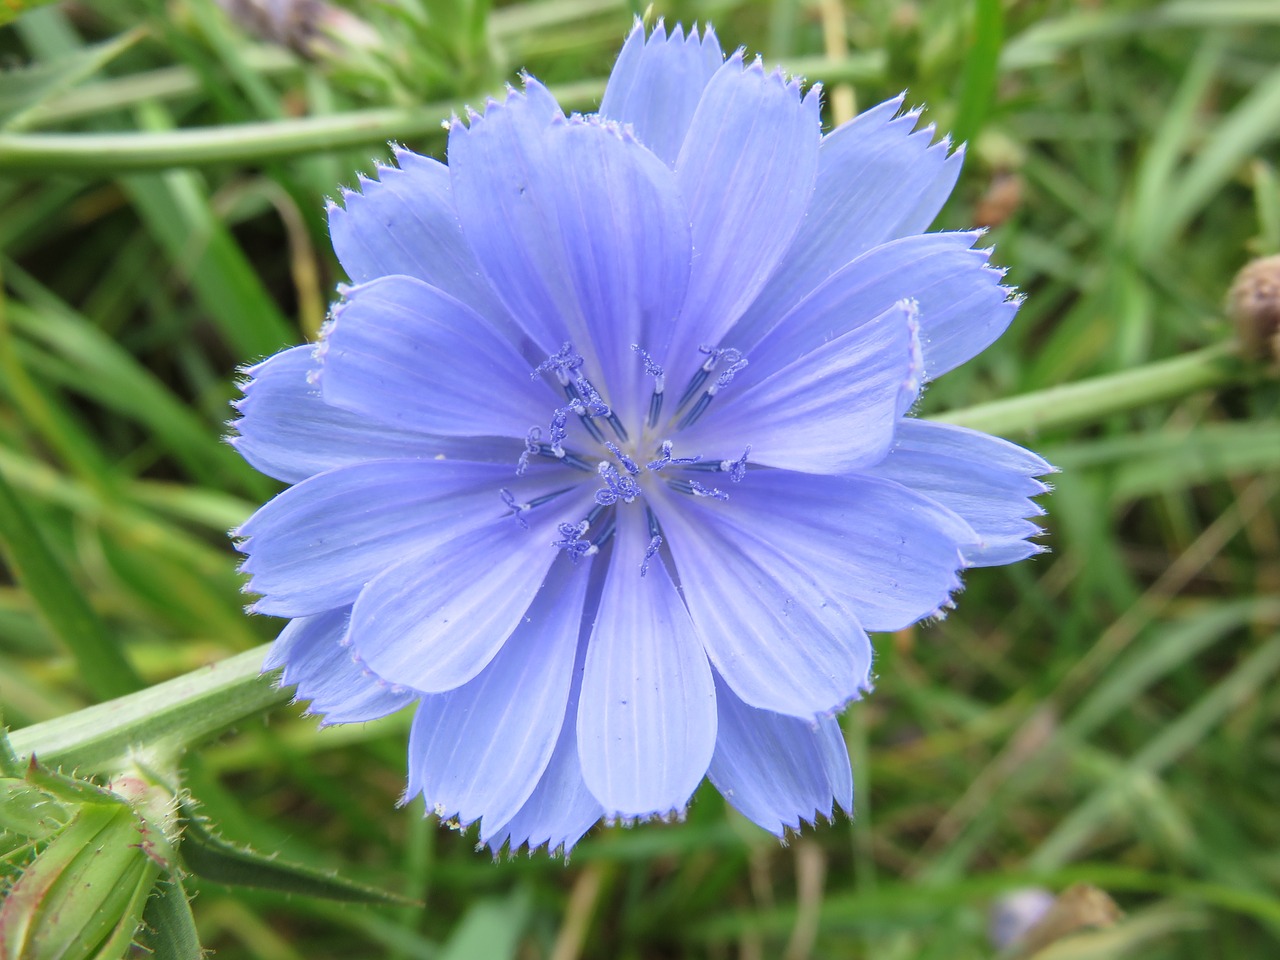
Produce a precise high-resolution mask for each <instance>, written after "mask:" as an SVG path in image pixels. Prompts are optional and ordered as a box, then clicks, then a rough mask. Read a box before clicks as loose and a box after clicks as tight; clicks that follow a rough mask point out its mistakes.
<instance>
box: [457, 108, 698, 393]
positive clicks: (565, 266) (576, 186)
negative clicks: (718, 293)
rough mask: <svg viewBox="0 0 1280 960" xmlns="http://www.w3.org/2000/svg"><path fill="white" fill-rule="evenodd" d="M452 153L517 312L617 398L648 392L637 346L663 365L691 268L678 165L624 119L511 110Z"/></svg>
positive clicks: (501, 287)
mask: <svg viewBox="0 0 1280 960" xmlns="http://www.w3.org/2000/svg"><path fill="white" fill-rule="evenodd" d="M450 150H451V156H452V157H453V162H454V168H453V169H454V189H455V191H456V192H457V196H458V199H459V201H460V202H461V203H462V204H463V206H462V210H463V225H464V227H465V229H466V231H467V237H468V239H469V240H470V242H471V245H472V247H473V248H474V249H475V252H476V256H477V258H478V259H479V261H480V263H481V264H482V265H483V266H484V267H485V269H486V270H487V271H488V272H489V276H490V279H491V280H492V282H493V284H494V287H495V288H496V289H497V290H498V292H499V293H500V294H501V296H502V298H503V300H504V301H505V302H506V303H507V305H508V307H509V308H510V310H511V312H512V313H513V314H514V315H515V316H517V317H520V318H521V320H522V322H524V323H525V324H526V326H528V327H529V328H530V329H531V330H533V329H538V330H545V331H548V334H547V335H548V336H554V337H555V338H556V339H555V347H557V348H558V347H559V346H560V343H561V342H562V341H569V342H572V344H573V346H574V348H575V350H576V351H577V352H578V353H580V354H582V355H583V357H584V358H585V360H586V369H587V370H588V371H595V372H597V373H598V375H601V376H602V378H603V379H602V381H601V387H602V389H606V390H607V391H608V394H609V395H608V396H606V398H605V399H606V402H613V403H615V404H616V403H624V404H625V403H626V402H628V401H629V398H632V397H634V396H637V395H638V393H639V391H640V383H641V381H642V379H643V378H644V377H645V373H644V367H643V364H642V363H641V362H640V361H639V360H638V359H637V357H636V356H635V355H634V354H633V353H632V351H631V344H633V343H639V344H643V345H644V346H645V348H646V349H647V350H649V352H650V353H651V354H653V355H654V357H655V359H656V360H657V361H658V362H659V363H661V362H662V359H661V358H662V355H663V354H664V353H665V350H666V343H667V340H668V338H669V337H670V335H671V328H672V324H673V322H674V320H675V317H676V315H677V313H679V310H680V304H681V301H682V300H683V298H684V290H685V285H686V283H687V280H688V274H689V259H690V252H689V250H690V247H689V227H688V217H687V214H686V213H685V210H684V206H683V204H682V203H681V201H680V198H679V196H678V194H677V192H676V188H675V177H674V175H673V174H672V172H671V171H670V170H669V169H668V168H667V167H666V166H664V165H663V164H662V163H661V162H660V161H659V160H658V159H656V158H655V157H654V156H653V155H652V154H651V153H650V152H649V151H648V150H646V149H645V148H644V147H643V146H641V144H640V143H639V142H638V141H636V140H635V138H634V137H632V136H630V134H628V133H627V132H626V131H625V130H624V129H622V128H621V127H619V126H618V125H617V124H615V123H611V122H606V121H602V120H599V119H597V118H579V117H575V118H572V119H570V120H563V119H560V118H556V119H554V120H552V121H551V122H550V123H548V124H546V125H543V126H541V127H534V126H532V125H531V124H529V123H528V122H527V121H522V120H521V117H520V114H519V111H517V110H515V109H514V108H512V107H507V106H504V107H503V108H502V109H500V110H498V109H495V108H491V109H490V111H489V112H488V113H486V115H485V117H484V118H483V119H482V120H477V121H475V122H474V123H473V124H472V128H471V129H470V130H469V131H466V132H465V133H457V134H455V136H454V137H453V138H452V140H451V145H450ZM512 151H514V153H515V155H516V156H517V157H521V158H523V161H524V162H513V157H512Z"/></svg>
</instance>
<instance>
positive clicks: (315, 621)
mask: <svg viewBox="0 0 1280 960" xmlns="http://www.w3.org/2000/svg"><path fill="white" fill-rule="evenodd" d="M350 613H351V608H350V607H340V608H338V609H337V610H329V611H327V612H325V613H321V614H317V615H316V616H314V617H300V618H299V619H297V620H292V621H290V622H289V625H288V626H286V627H285V628H284V630H282V631H281V633H280V636H278V637H277V638H276V642H275V643H273V644H272V645H271V650H270V652H269V653H268V654H267V658H266V661H265V662H264V663H263V665H262V669H263V670H264V671H267V670H274V669H276V668H277V667H281V666H283V667H284V675H283V676H282V677H281V678H280V686H282V687H297V688H298V689H297V690H296V691H295V693H294V699H295V700H310V701H311V706H310V708H309V709H308V710H307V712H308V713H318V714H321V716H322V719H321V721H320V725H321V726H322V727H323V726H328V725H329V724H332V723H363V722H364V721H366V720H377V719H379V718H380V717H385V716H387V715H388V714H392V713H395V712H396V711H397V710H399V709H401V708H402V707H405V706H408V705H409V704H410V703H412V702H413V701H414V700H415V699H417V694H416V693H414V692H413V691H412V690H406V689H404V688H403V687H396V686H392V685H391V684H389V683H387V682H386V681H385V680H383V679H382V678H380V677H378V676H375V675H374V674H373V673H371V672H370V671H369V670H366V669H365V668H364V667H363V666H362V665H361V664H359V663H357V662H356V661H355V659H354V658H353V657H352V655H351V649H350V648H349V647H348V646H347V644H346V634H347V618H348V616H349V615H350Z"/></svg>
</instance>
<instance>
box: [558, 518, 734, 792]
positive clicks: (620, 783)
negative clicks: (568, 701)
mask: <svg viewBox="0 0 1280 960" xmlns="http://www.w3.org/2000/svg"><path fill="white" fill-rule="evenodd" d="M617 522H618V533H617V537H616V538H615V542H614V547H613V557H612V559H611V560H610V562H609V570H608V573H607V574H606V577H605V583H604V592H603V594H602V596H601V598H600V612H599V614H598V615H597V617H596V622H595V627H594V629H593V630H592V633H591V641H590V643H589V645H588V647H587V661H586V672H585V674H584V676H583V678H582V701H581V703H580V704H579V705H578V721H577V722H578V751H579V753H580V755H581V757H582V777H583V779H584V780H585V781H586V782H587V786H588V788H590V790H591V792H592V793H593V794H595V797H596V799H597V800H599V801H600V803H601V805H603V806H604V808H605V812H606V814H607V815H608V816H611V817H615V816H616V817H648V816H655V815H665V814H668V813H671V812H673V811H679V810H682V809H683V808H684V806H685V805H686V804H687V803H688V802H689V797H690V796H692V794H693V791H694V790H695V789H696V788H697V786H698V783H699V782H700V781H701V780H702V778H703V777H704V776H705V775H706V772H707V765H708V764H709V763H710V762H711V753H712V751H713V750H714V749H715V738H716V705H715V687H714V685H713V683H712V680H711V667H710V665H709V664H708V663H707V655H706V653H705V652H704V651H703V649H702V644H701V643H700V642H699V640H698V636H697V633H696V632H695V631H694V628H693V624H692V622H691V621H690V619H689V613H688V611H687V610H686V609H685V606H684V603H683V601H682V600H681V599H680V594H679V593H678V592H677V590H676V587H675V584H674V583H672V582H671V577H670V575H669V574H668V573H667V568H666V565H665V564H664V563H663V561H662V559H661V557H660V556H655V557H653V558H652V559H651V560H650V561H649V565H648V572H647V574H646V575H645V576H641V575H640V566H641V563H642V562H643V560H644V554H645V551H646V548H647V547H648V544H649V540H650V537H649V532H648V530H647V528H646V527H645V524H644V518H643V516H642V515H641V513H640V511H638V510H633V509H632V510H620V511H618V514H617Z"/></svg>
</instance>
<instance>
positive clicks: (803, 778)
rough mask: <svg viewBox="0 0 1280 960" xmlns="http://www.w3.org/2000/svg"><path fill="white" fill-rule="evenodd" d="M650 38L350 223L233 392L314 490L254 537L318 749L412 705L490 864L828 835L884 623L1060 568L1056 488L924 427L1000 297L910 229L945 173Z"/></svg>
mask: <svg viewBox="0 0 1280 960" xmlns="http://www.w3.org/2000/svg"><path fill="white" fill-rule="evenodd" d="M818 101H819V91H818V89H817V88H816V87H815V88H811V89H809V90H808V92H807V93H806V92H804V91H802V89H801V86H800V84H799V83H798V82H797V81H795V80H788V79H787V78H786V77H785V76H783V75H782V74H781V73H779V72H769V71H767V70H766V69H765V68H764V67H763V66H762V65H761V64H760V63H759V61H756V62H751V63H748V62H746V61H744V59H743V56H742V54H741V53H740V52H739V53H735V54H733V55H731V56H729V57H728V58H727V59H726V58H725V57H724V55H723V54H722V52H721V49H720V46H719V43H718V41H717V40H716V37H715V35H714V33H713V32H712V31H711V30H710V29H708V30H706V31H705V32H704V33H702V34H701V35H699V33H698V31H696V30H694V31H691V32H690V33H689V34H688V35H687V36H686V35H685V34H684V33H683V32H682V31H681V29H680V28H679V27H677V28H676V29H675V30H674V31H673V32H672V33H671V34H670V35H668V34H667V33H666V32H665V31H664V29H663V28H662V27H661V26H658V27H657V29H656V30H654V31H653V33H652V34H651V35H650V36H648V37H647V38H646V36H645V32H644V30H643V29H642V28H641V27H640V25H639V24H637V26H636V28H635V29H634V30H633V32H632V33H631V35H630V37H629V38H628V39H627V41H626V44H625V46H624V47H623V49H622V53H621V55H620V56H619V58H618V63H617V66H616V67H615V68H614V70H613V74H612V76H611V77H610V79H609V84H608V88H607V90H606V92H605V96H604V101H603V102H602V104H601V106H600V112H599V113H598V114H594V115H590V116H577V115H574V116H565V115H564V114H563V112H562V111H561V109H560V107H559V105H558V104H557V103H556V101H555V99H554V98H553V97H552V96H551V94H550V93H548V92H547V90H546V89H545V88H544V87H543V86H542V85H541V84H539V83H538V82H537V81H536V80H534V79H532V78H525V82H524V88H523V90H521V91H514V90H513V91H510V92H509V93H508V95H507V96H506V98H505V99H504V100H502V101H490V102H489V103H488V104H487V105H486V107H485V110H484V113H483V115H480V114H474V113H472V114H470V115H469V116H468V117H467V118H466V121H465V122H463V121H458V120H455V121H454V122H452V123H451V124H450V126H449V144H448V157H449V165H448V166H447V167H446V166H444V165H442V164H440V163H437V162H436V161H434V160H431V159H428V158H426V157H422V156H419V155H417V154H414V153H411V152H409V151H407V150H402V149H396V150H395V156H396V161H397V163H398V166H397V167H380V168H379V171H378V179H377V180H376V181H375V180H364V179H362V180H361V183H360V189H359V192H345V193H344V194H343V202H342V205H341V206H339V205H333V206H332V207H331V208H330V211H329V217H330V228H331V231H332V235H333V243H334V247H335V249H336V251H337V254H338V257H339V259H340V260H341V262H342V265H343V267H344V268H345V269H346V271H347V273H348V274H349V275H350V277H351V280H352V284H353V285H352V286H351V287H346V288H343V289H342V291H341V294H342V300H341V302H340V303H339V304H338V305H337V306H336V307H335V308H334V310H333V315H332V320H331V322H330V323H329V325H328V326H327V328H326V330H325V332H324V335H323V338H322V340H321V342H320V344H319V345H318V347H316V348H311V347H297V348H294V349H292V350H286V351H285V352H283V353H281V354H279V355H277V356H274V357H272V358H271V359H269V360H267V361H265V362H264V363H261V364H259V365H258V366H256V367H254V368H252V369H251V370H250V371H249V375H250V380H249V381H248V382H247V383H246V384H245V387H244V391H245V397H244V398H243V399H242V400H241V401H240V403H239V404H238V408H239V411H240V415H241V419H240V420H238V421H237V423H236V426H237V428H238V431H239V436H238V437H236V438H235V439H234V441H233V442H234V443H235V444H236V446H237V448H238V449H239V450H240V452H241V453H242V454H243V455H244V456H245V457H246V458H247V459H248V460H249V461H250V462H251V463H253V464H254V465H255V466H256V467H258V469H260V470H262V471H263V472H265V473H267V474H270V475H271V476H273V477H277V478H279V479H280V480H283V481H285V482H287V483H290V484H293V486H291V487H290V488H289V489H287V490H286V491H285V492H284V493H282V494H280V496H278V497H276V498H275V499H274V500H272V501H271V502H269V503H268V504H266V505H265V506H264V507H262V509H260V510H259V511H258V512H257V513H256V514H254V516H253V517H252V518H251V519H250V520H249V521H248V522H247V523H246V524H245V525H244V527H243V528H242V529H241V530H240V531H239V535H240V536H241V537H242V538H243V540H242V542H241V549H242V550H243V551H244V553H246V554H247V559H246V560H245V562H244V570H245V571H246V572H247V573H248V574H249V575H250V581H249V587H250V589H251V590H252V591H254V592H256V593H258V594H260V595H261V599H260V600H258V601H257V602H256V603H255V604H254V605H253V609H254V610H255V611H257V612H259V613H264V614H270V615H272V616H278V617H288V618H291V622H290V623H289V625H288V626H287V627H286V628H285V629H284V632H283V633H282V634H281V635H280V638H279V640H278V641H277V642H276V644H275V646H274V648H273V650H272V653H271V655H270V657H269V659H268V663H267V666H268V667H276V666H283V667H284V676H283V682H284V683H285V684H294V685H296V686H297V694H298V697H299V698H300V699H305V700H310V701H311V703H312V710H313V711H315V712H317V713H320V714H322V715H323V717H324V722H326V723H350V722H358V721H363V720H370V719H373V718H376V717H380V716H383V715H385V714H388V713H390V712H392V711H395V710H398V709H400V708H401V707H403V706H405V705H407V704H410V703H414V702H416V703H417V714H416V717H415V719H414V721H413V727H412V733H411V736H410V744H409V785H408V791H407V794H406V797H414V796H417V795H418V794H421V795H422V796H423V797H424V798H425V800H426V802H427V806H428V808H429V809H431V810H434V811H435V812H436V813H438V814H439V815H440V816H441V817H442V818H451V819H454V820H456V821H457V822H458V823H460V824H462V825H466V824H470V823H473V822H475V821H477V820H480V821H481V826H480V839H481V841H482V842H483V843H484V844H487V845H489V846H490V847H491V848H492V849H493V850H495V851H497V850H500V849H502V848H503V847H504V845H506V846H509V847H510V848H511V849H513V850H514V849H516V848H518V847H520V846H524V845H527V846H529V847H530V848H531V849H532V848H534V847H537V846H541V845H545V846H547V847H548V848H549V849H550V850H557V849H562V850H565V851H567V850H568V849H569V848H570V847H572V846H573V845H574V844H575V843H576V842H577V841H578V840H579V839H580V838H581V837H582V835H583V834H584V833H585V832H586V831H587V830H588V829H590V827H591V826H592V825H593V824H594V823H596V822H597V821H598V820H600V819H602V818H604V819H606V820H624V821H629V820H633V819H639V818H648V817H655V816H656V817H666V816H669V815H676V816H678V815H680V813H681V812H682V811H683V810H684V808H685V807H686V805H687V804H688V802H689V799H690V797H691V796H692V794H693V792H694V790H695V789H696V788H697V786H698V785H699V783H700V782H701V781H702V779H703V777H704V776H705V777H708V778H709V779H710V780H711V782H712V783H713V784H714V785H715V786H716V787H717V788H718V789H719V790H720V792H721V793H723V794H724V796H725V797H726V799H727V800H728V801H729V803H731V804H732V805H733V806H735V807H736V808H737V809H738V810H740V811H741V812H742V813H743V814H745V815H746V816H747V817H749V818H750V819H751V820H753V821H755V822H756V823H758V824H760V825H761V826H762V827H764V828H765V829H767V830H770V831H773V832H774V833H776V834H779V835H782V834H783V833H784V832H785V831H786V830H788V829H797V828H799V826H800V824H801V823H802V822H804V821H815V820H816V819H817V818H818V817H820V816H821V817H831V816H832V815H833V814H834V809H835V807H837V806H838V807H840V808H842V809H844V810H846V811H848V810H849V809H850V808H851V804H852V800H853V796H852V795H853V788H852V779H851V774H850V767H849V757H848V753H847V751H846V749H845V746H844V741H843V739H842V737H841V733H840V728H839V725H838V723H837V721H836V719H835V715H836V713H837V712H838V711H839V710H840V709H841V708H842V707H843V706H844V705H845V704H846V703H848V702H849V701H850V700H853V699H857V698H858V697H860V696H861V695H862V694H863V693H864V692H866V691H868V690H870V688H871V674H872V651H871V643H870V641H869V640H868V637H867V632H868V631H886V630H898V629H901V628H903V627H906V626H908V625H910V624H913V623H915V622H917V621H918V620H920V619H922V618H927V617H932V616H938V615H940V612H941V611H942V610H944V608H946V607H948V606H949V605H950V601H951V597H952V595H953V594H954V593H955V591H957V590H958V589H959V587H960V580H959V577H958V574H959V571H960V570H961V569H963V568H965V567H968V566H978V565H990V564H1003V563H1009V562H1011V561H1014V560H1018V559H1021V558H1023V557H1027V556H1029V555H1031V554H1034V553H1036V552H1038V550H1039V548H1038V547H1037V546H1035V545H1034V544H1032V543H1031V542H1030V541H1029V540H1028V538H1029V537H1033V536H1035V535H1036V534H1037V532H1038V528H1037V527H1036V526H1035V524H1033V523H1031V522H1030V521H1029V520H1028V519H1027V518H1028V517H1031V516H1034V515H1036V514H1038V513H1040V512H1041V511H1040V510H1039V509H1038V508H1037V507H1036V505H1035V504H1033V503H1032V502H1031V500H1030V499H1029V498H1030V497H1033V496H1035V495H1036V494H1039V493H1042V492H1043V491H1044V490H1045V489H1046V488H1045V487H1044V485H1043V484H1041V483H1040V482H1038V481H1037V480H1035V479H1034V477H1036V476H1038V475H1041V474H1044V473H1046V472H1048V471H1049V470H1050V469H1051V468H1050V467H1049V466H1048V465H1047V464H1046V463H1045V462H1044V461H1043V460H1041V459H1040V458H1039V457H1037V456H1035V455H1034V454H1031V453H1028V452H1027V451H1025V450H1022V449H1020V448H1018V447H1015V446H1013V445H1011V444H1009V443H1007V442H1005V441H1003V440H999V439H996V438H994V437H990V436H986V435H984V434H980V433H975V432H972V431H968V430H962V429H958V428H956V427H950V426H943V425H939V424H935V423H929V422H926V421H922V420H918V419H913V418H911V417H910V416H908V413H909V411H910V408H911V407H912V405H913V404H914V403H915V401H916V399H917V397H918V396H919V394H920V390H921V388H922V386H923V384H925V383H926V382H927V381H928V380H930V379H932V378H934V377H937V376H939V375H941V374H943V373H946V372H947V371H948V370H950V369H952V368H953V367H956V366H958V365H960V364H962V363H964V362H965V361H966V360H968V359H969V358H970V357H972V356H974V355H975V354H977V353H979V352H980V351H981V350H983V349H984V348H986V347H987V346H988V345H989V344H990V343H991V342H992V341H994V340H995V339H996V338H997V337H998V336H999V335H1000V334H1001V332H1002V331H1003V330H1004V329H1005V328H1006V326H1007V325H1008V324H1009V322H1010V320H1011V319H1012V318H1013V315H1014V313H1015V311H1016V310H1017V305H1018V301H1017V300H1016V299H1015V298H1013V297H1011V296H1010V293H1009V291H1008V290H1007V289H1006V288H1005V287H1003V286H1002V285H1001V276H1002V275H1001V273H1000V272H999V271H997V270H994V269H992V268H991V267H989V266H988V265H987V259H988V251H985V250H979V249H975V248H974V244H975V242H976V241H977V240H978V237H979V234H978V233H975V232H968V233H923V231H924V230H925V229H926V228H927V227H928V225H929V224H930V222H931V221H932V220H933V218H934V216H935V215H936V214H937V212H938V210H939V208H940V207H941V205H942V203H943V201H944V200H945V199H946V197H947V196H948V194H949V193H950V191H951V188H952V186H953V185H954V183H955V180H956V177H957V174H958V172H959V168H960V162H961V154H960V151H954V152H953V151H952V150H951V148H950V145H949V143H948V142H947V141H945V140H943V141H941V142H938V143H934V142H933V130H932V128H925V129H921V130H916V129H915V126H916V121H917V114H916V113H914V112H906V113H903V112H902V98H901V97H899V98H896V99H894V100H890V101H888V102H887V103H883V104H881V105H880V106H878V107H875V108H873V109H871V110H869V111H867V112H866V113H864V114H862V115H861V116H859V117H858V118H856V119H855V120H853V121H852V122H850V123H848V124H846V125H844V126H842V127H841V128H840V129H838V130H835V131H834V132H832V133H830V134H828V135H826V136H823V135H822V132H821V129H820V118H819V102H818Z"/></svg>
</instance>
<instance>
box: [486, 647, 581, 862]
mask: <svg viewBox="0 0 1280 960" xmlns="http://www.w3.org/2000/svg"><path fill="white" fill-rule="evenodd" d="M586 650H587V644H586V643H585V642H579V644H578V651H577V656H576V658H575V660H574V665H573V684H572V686H571V687H570V689H569V700H568V703H567V705H566V715H567V719H566V721H565V723H564V724H563V725H562V726H561V727H560V737H559V739H558V740H557V741H556V746H555V750H554V751H553V752H552V754H551V761H550V762H549V763H548V764H547V768H546V770H544V771H543V774H542V777H541V779H540V780H539V781H538V785H537V786H536V787H534V789H533V793H532V794H530V796H529V799H528V800H526V801H525V803H524V806H522V807H521V808H520V809H519V810H518V811H517V812H516V814H515V816H514V817H512V818H511V819H510V820H508V821H507V822H506V823H503V822H501V821H500V820H496V819H492V818H486V819H485V820H484V822H482V823H481V824H480V841H481V842H482V843H484V844H486V845H487V846H488V847H489V849H491V850H492V851H493V853H494V855H495V856H497V854H498V853H500V852H501V850H502V848H503V847H504V846H505V847H507V849H508V851H509V852H511V853H515V852H516V851H517V850H519V849H520V848H521V847H528V848H529V852H530V853H532V852H533V851H534V850H535V849H537V848H538V847H546V848H547V851H548V852H549V853H554V852H556V851H557V850H558V851H560V852H561V853H562V854H563V855H564V856H565V857H566V858H568V856H569V851H570V850H571V849H573V847H574V845H575V844H576V843H577V842H578V841H579V840H581V839H582V836H583V835H584V834H585V833H586V832H587V831H588V830H590V829H591V827H592V826H593V825H594V824H596V823H597V822H598V821H599V820H600V818H601V817H603V816H604V807H602V806H600V801H599V800H597V799H596V798H595V796H594V795H593V794H592V793H591V791H590V790H588V789H587V784H586V781H584V780H583V779H582V763H581V761H580V760H579V757H578V725H577V723H576V722H575V718H576V717H577V715H578V702H579V699H580V696H581V692H582V673H583V660H584V658H585V656H586Z"/></svg>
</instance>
